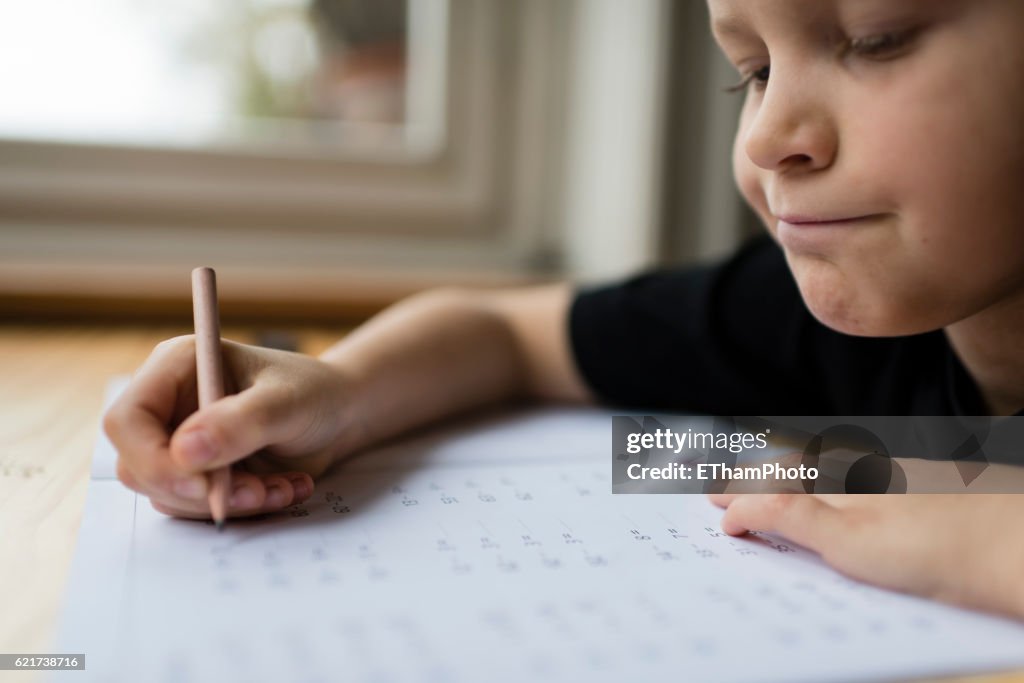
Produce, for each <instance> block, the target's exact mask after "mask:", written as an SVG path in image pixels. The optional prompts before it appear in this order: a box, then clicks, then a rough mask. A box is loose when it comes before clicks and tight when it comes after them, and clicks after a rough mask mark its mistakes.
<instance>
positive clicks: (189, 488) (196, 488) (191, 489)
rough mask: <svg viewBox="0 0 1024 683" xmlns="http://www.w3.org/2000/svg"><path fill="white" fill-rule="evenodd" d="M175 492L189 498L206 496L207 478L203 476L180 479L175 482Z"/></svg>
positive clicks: (197, 498) (198, 498)
mask: <svg viewBox="0 0 1024 683" xmlns="http://www.w3.org/2000/svg"><path fill="white" fill-rule="evenodd" d="M174 493H175V495H177V496H180V497H182V498H188V499H189V500H200V499H202V498H203V497H205V496H206V479H204V478H203V477H189V478H188V479H178V480H177V481H176V482H174Z"/></svg>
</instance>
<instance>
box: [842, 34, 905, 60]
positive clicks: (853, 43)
mask: <svg viewBox="0 0 1024 683" xmlns="http://www.w3.org/2000/svg"><path fill="white" fill-rule="evenodd" d="M917 33H918V32H917V31H916V30H910V31H899V32H890V33H878V34H876V35H872V36H865V37H863V38H850V39H849V40H847V41H846V45H845V46H844V48H843V52H844V53H847V54H853V55H856V56H859V57H866V58H868V59H876V60H885V59H893V58H895V57H899V56H900V55H902V54H903V52H904V51H905V50H906V49H907V48H908V47H910V44H911V42H912V41H913V39H914V37H915V36H916V35H917Z"/></svg>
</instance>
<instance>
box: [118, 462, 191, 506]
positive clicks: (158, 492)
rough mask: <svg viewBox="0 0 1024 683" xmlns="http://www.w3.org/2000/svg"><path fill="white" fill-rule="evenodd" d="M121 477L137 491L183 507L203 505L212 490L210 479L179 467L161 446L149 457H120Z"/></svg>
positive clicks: (119, 474) (119, 469)
mask: <svg viewBox="0 0 1024 683" xmlns="http://www.w3.org/2000/svg"><path fill="white" fill-rule="evenodd" d="M117 477H118V479H120V480H121V482H122V483H123V484H124V485H125V486H127V487H128V488H130V489H132V490H133V491H137V492H139V493H144V494H145V495H147V496H150V497H151V498H157V499H159V500H160V501H162V502H163V503H165V504H168V505H176V506H179V507H186V508H192V507H195V506H197V505H199V504H201V503H202V501H204V500H205V499H206V496H207V491H208V480H207V477H206V476H205V475H203V474H201V473H192V472H183V471H181V470H180V469H179V468H177V467H175V466H174V463H172V462H171V459H170V457H169V455H168V453H167V448H166V447H158V448H157V449H156V450H155V452H152V453H150V454H149V455H147V456H146V457H139V458H135V459H129V458H127V457H119V458H118V460H117Z"/></svg>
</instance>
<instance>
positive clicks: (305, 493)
mask: <svg viewBox="0 0 1024 683" xmlns="http://www.w3.org/2000/svg"><path fill="white" fill-rule="evenodd" d="M288 481H290V482H291V483H292V489H293V490H294V491H295V500H296V501H299V500H305V499H306V498H309V496H310V495H311V494H312V493H313V487H312V486H310V485H309V480H308V479H306V478H305V477H294V478H292V479H289V480H288Z"/></svg>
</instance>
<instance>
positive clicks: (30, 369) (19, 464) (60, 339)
mask: <svg viewBox="0 0 1024 683" xmlns="http://www.w3.org/2000/svg"><path fill="white" fill-rule="evenodd" d="M185 332H188V330H184V329H176V328H167V327H164V328H154V327H146V328H116V327H115V328H100V327H53V326H48V327H28V326H0V387H2V390H0V538H2V539H3V542H2V543H0V567H3V574H2V579H0V605H3V606H4V609H2V610H0V653H3V652H6V653H16V652H24V653H45V652H47V651H48V650H49V648H50V639H51V637H52V635H53V629H54V626H55V624H56V619H57V615H58V612H59V610H60V605H61V600H62V596H63V591H64V584H65V580H66V578H67V574H68V569H69V567H70V563H71V557H72V554H73V553H74V541H75V537H76V534H77V531H78V525H79V522H80V520H81V514H82V506H83V504H84V501H85V491H86V485H87V482H88V474H89V460H90V456H91V453H92V448H93V441H94V439H95V435H96V429H97V425H98V421H99V418H100V413H101V409H102V402H103V390H104V386H105V385H106V382H107V379H108V378H109V377H110V376H111V375H116V374H126V373H130V372H132V371H133V370H134V369H135V368H136V367H137V366H138V365H139V364H140V363H141V362H142V361H143V360H144V359H145V358H146V356H147V355H148V354H149V352H150V351H151V350H152V348H153V346H154V345H155V344H156V343H157V342H159V341H160V340H162V339H166V338H167V337H171V336H174V335H176V334H182V333H185ZM339 334H340V332H339V331H337V330H334V331H332V330H323V329H320V330H312V329H306V330H296V331H295V335H296V338H297V339H298V340H299V345H300V348H301V349H302V350H303V351H306V352H308V353H319V352H320V351H321V350H322V349H324V348H326V347H327V346H328V345H330V343H332V342H333V341H334V340H335V339H337V338H338V336H339ZM224 336H225V337H227V338H229V339H236V340H238V341H243V342H246V341H251V340H252V339H253V336H254V334H253V332H252V331H251V330H240V329H231V328H227V329H225V330H224ZM32 677H33V674H32V673H28V672H22V673H18V674H14V673H11V672H0V680H7V679H10V680H18V681H27V680H30V679H31V678H32ZM949 680H954V679H949ZM955 680H957V681H963V682H966V681H975V682H981V681H985V682H988V683H1011V682H1016V683H1024V672H1022V673H1017V674H1007V675H1001V676H986V677H977V678H961V679H955Z"/></svg>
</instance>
